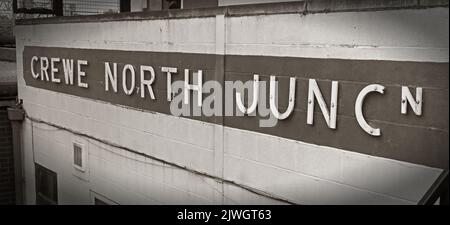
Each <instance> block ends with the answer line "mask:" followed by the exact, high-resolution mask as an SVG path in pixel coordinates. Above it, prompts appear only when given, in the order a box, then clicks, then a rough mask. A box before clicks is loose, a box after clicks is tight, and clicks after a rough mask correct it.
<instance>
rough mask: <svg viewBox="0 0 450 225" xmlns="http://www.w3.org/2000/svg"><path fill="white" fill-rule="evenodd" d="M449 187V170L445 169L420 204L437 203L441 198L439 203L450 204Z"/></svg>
mask: <svg viewBox="0 0 450 225" xmlns="http://www.w3.org/2000/svg"><path fill="white" fill-rule="evenodd" d="M448 188H449V187H448V170H444V171H442V173H441V175H439V177H438V178H437V179H436V181H435V182H434V183H433V184H432V185H431V187H430V189H428V191H427V192H426V193H425V195H424V196H423V197H422V199H421V200H420V201H419V203H418V204H419V205H435V204H436V203H437V201H438V200H439V205H448V194H449V189H448Z"/></svg>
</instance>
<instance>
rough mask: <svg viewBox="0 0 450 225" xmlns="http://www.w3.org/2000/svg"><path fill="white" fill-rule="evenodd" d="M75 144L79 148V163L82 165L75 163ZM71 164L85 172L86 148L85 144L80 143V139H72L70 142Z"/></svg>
mask: <svg viewBox="0 0 450 225" xmlns="http://www.w3.org/2000/svg"><path fill="white" fill-rule="evenodd" d="M75 145H77V146H78V147H80V148H81V165H82V166H78V165H77V164H75V154H74V151H75ZM72 165H73V167H74V168H75V169H76V170H78V171H81V172H83V173H84V172H86V169H87V166H86V165H87V148H86V145H85V144H84V143H81V142H80V141H73V142H72Z"/></svg>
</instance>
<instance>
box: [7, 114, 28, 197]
mask: <svg viewBox="0 0 450 225" xmlns="http://www.w3.org/2000/svg"><path fill="white" fill-rule="evenodd" d="M24 118H25V111H24V110H23V109H22V107H21V106H20V105H18V106H13V107H9V108H8V119H9V120H10V121H11V126H12V134H13V152H14V180H15V187H16V205H23V204H24V198H23V193H24V191H23V183H24V180H23V170H22V148H21V146H20V143H21V140H20V136H21V135H20V133H21V132H20V129H21V126H22V121H23V120H24Z"/></svg>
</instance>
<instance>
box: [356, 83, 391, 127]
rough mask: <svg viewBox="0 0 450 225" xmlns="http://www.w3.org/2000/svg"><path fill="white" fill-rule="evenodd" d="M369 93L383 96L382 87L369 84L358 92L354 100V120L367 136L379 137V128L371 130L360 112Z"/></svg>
mask: <svg viewBox="0 0 450 225" xmlns="http://www.w3.org/2000/svg"><path fill="white" fill-rule="evenodd" d="M371 92H378V93H380V94H384V86H383V85H379V84H371V85H368V86H366V87H365V88H364V89H362V90H361V92H359V95H358V97H357V98H356V103H355V114H356V120H357V121H358V123H359V126H361V128H362V129H363V130H364V131H366V132H367V133H368V134H370V135H372V136H380V135H381V130H380V129H379V128H373V127H371V126H370V125H369V124H368V123H367V121H366V119H365V118H364V115H363V112H362V106H363V104H364V98H366V95H367V94H369V93H371Z"/></svg>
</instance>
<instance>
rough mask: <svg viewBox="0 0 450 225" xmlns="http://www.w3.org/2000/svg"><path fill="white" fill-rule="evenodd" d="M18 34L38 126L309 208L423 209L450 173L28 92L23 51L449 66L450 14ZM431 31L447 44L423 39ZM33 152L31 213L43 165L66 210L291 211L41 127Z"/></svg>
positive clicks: (174, 23)
mask: <svg viewBox="0 0 450 225" xmlns="http://www.w3.org/2000/svg"><path fill="white" fill-rule="evenodd" d="M390 17H391V18H392V17H401V18H404V20H402V21H403V22H404V24H403V25H406V26H408V25H411V26H412V25H414V26H415V29H414V32H416V33H414V32H413V31H411V30H408V29H406V28H402V29H400V28H401V26H395V25H392V24H391V23H389V22H388V20H386V19H385V18H390ZM274 21H277V23H278V24H280V23H282V24H283V26H276V24H275V22H274ZM417 23H418V24H417ZM330 24H331V25H330ZM431 24H433V26H430V25H431ZM254 27H258V29H255V28H254ZM224 28H226V30H224ZM325 28H328V29H325ZM374 28H377V29H378V31H376V29H374ZM399 29H400V30H399ZM293 30H295V31H296V32H292V31H293ZM16 32H17V33H16V37H17V42H16V45H17V65H18V68H17V72H18V74H19V81H18V85H19V97H20V98H21V99H23V101H24V108H25V110H26V112H27V114H28V115H29V116H30V117H33V118H36V119H40V120H43V121H46V122H48V123H51V124H57V125H58V126H62V127H69V128H71V129H73V130H75V131H77V132H80V133H83V134H86V135H89V136H92V137H95V138H98V139H102V140H106V141H108V142H112V143H114V144H116V145H120V146H124V147H127V148H130V149H133V150H135V151H138V152H142V153H146V154H148V155H151V156H153V157H157V158H160V159H163V160H166V161H169V162H172V163H176V164H179V165H182V166H186V167H189V168H193V169H195V170H197V171H199V172H203V173H208V174H211V175H216V176H222V177H223V178H224V179H227V180H231V181H234V182H236V183H238V184H242V185H245V186H248V187H251V188H254V189H257V190H261V191H264V192H267V193H270V194H272V195H274V196H277V197H280V198H284V199H288V200H290V201H292V202H296V203H300V204H322V203H326V204H414V203H415V202H417V201H418V200H419V199H420V197H421V196H422V195H423V194H424V192H425V191H426V189H427V188H428V187H429V186H430V185H431V183H432V182H433V180H434V179H435V178H436V177H437V176H438V174H439V173H440V170H439V169H434V168H429V167H425V166H421V165H414V164H410V163H405V162H400V161H395V160H391V159H385V158H379V157H372V156H368V155H362V154H358V153H353V152H349V151H345V150H342V149H336V148H329V147H323V146H316V145H311V144H307V143H302V142H298V141H292V140H287V139H283V138H278V137H274V136H269V135H264V134H259V133H254V132H249V131H243V130H237V129H232V128H225V127H221V126H217V125H212V124H208V123H203V122H199V121H194V120H189V119H182V118H177V117H173V116H170V115H162V114H157V113H150V112H141V111H138V110H132V109H127V108H124V107H121V106H117V105H111V104H109V103H105V102H99V101H93V100H88V99H83V98H79V97H75V96H69V95H65V94H61V93H55V92H51V91H47V90H40V89H37V88H32V87H27V86H26V85H25V82H24V79H23V69H22V52H23V49H24V46H29V45H32V46H46V47H72V48H88V49H89V48H92V49H116V50H129V51H133V50H138V51H163V52H193V53H211V54H214V53H216V54H224V53H227V54H239V55H247V54H256V55H275V56H281V55H288V56H297V57H314V58H351V59H385V60H406V61H437V62H448V42H445V43H444V39H445V38H447V40H448V9H439V8H436V9H424V10H402V11H381V12H369V13H368V12H365V13H355V12H353V13H332V14H315V15H307V16H299V15H271V16H251V17H233V18H225V19H224V18H223V17H220V16H218V17H217V18H214V17H212V18H194V19H177V20H152V21H123V22H102V23H86V24H83V23H74V24H54V25H35V26H18V27H17V30H16ZM374 32H376V35H374V34H375V33H374ZM431 32H435V33H436V32H437V34H440V35H436V37H438V38H437V39H430V38H427V36H423V35H422V34H423V33H431ZM242 34H246V35H242ZM413 34H415V35H413ZM441 36H442V37H441ZM332 37H333V38H332ZM349 46H352V47H349ZM74 139H81V141H83V142H85V143H86V145H87V146H88V148H89V171H88V175H86V178H87V180H88V181H85V180H80V179H79V178H78V177H76V176H74V175H73V168H72V163H71V151H70V149H71V148H72V143H71V141H72V140H74ZM23 151H24V154H25V155H24V158H25V163H24V165H25V177H26V190H27V193H26V201H27V203H29V204H32V203H34V199H35V196H34V163H33V162H37V163H40V164H42V165H44V166H46V167H48V168H49V169H51V170H54V171H55V172H57V173H58V185H59V190H60V193H59V197H60V199H59V200H60V203H61V204H69V203H76V204H89V203H91V198H90V193H91V191H94V192H96V193H99V194H101V195H104V196H106V197H108V198H110V199H111V200H113V201H115V202H118V203H120V204H131V203H133V204H141V203H142V204H168V203H174V204H175V203H187V204H189V203H190V204H192V203H199V204H202V203H206V204H207V203H214V204H240V203H243V204H244V203H246V204H260V203H269V204H272V203H273V204H279V203H280V202H277V201H274V200H271V199H269V198H267V197H262V196H258V195H255V194H251V193H250V192H248V191H246V190H244V189H242V188H239V187H236V186H232V185H228V184H223V185H222V184H219V183H217V182H215V181H213V180H211V179H208V178H204V177H201V176H198V175H194V174H192V173H189V172H186V171H184V170H180V169H176V168H173V167H170V166H167V165H161V164H160V163H157V162H155V161H152V160H148V159H145V158H143V157H142V156H139V155H136V154H132V153H129V152H126V151H123V150H120V149H117V148H113V147H110V146H105V145H104V144H100V143H98V142H96V141H95V140H92V139H88V138H82V137H77V136H76V135H74V134H72V133H70V132H67V131H63V130H57V129H55V128H54V127H52V126H48V125H43V124H37V123H32V122H31V121H30V120H27V121H26V122H25V123H24V125H23Z"/></svg>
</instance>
